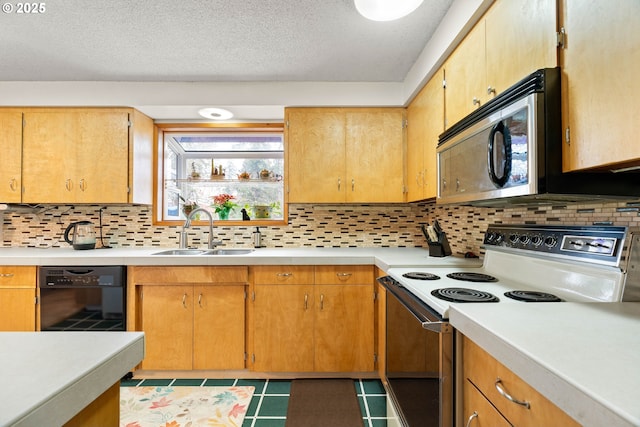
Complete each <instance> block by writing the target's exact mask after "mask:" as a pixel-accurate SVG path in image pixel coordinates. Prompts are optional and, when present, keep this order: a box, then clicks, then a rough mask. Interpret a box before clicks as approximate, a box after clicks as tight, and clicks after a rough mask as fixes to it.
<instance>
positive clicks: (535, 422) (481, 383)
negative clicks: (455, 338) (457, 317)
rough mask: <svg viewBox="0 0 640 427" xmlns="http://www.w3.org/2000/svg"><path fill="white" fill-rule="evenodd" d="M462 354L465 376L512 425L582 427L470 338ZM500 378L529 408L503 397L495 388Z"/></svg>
mask: <svg viewBox="0 0 640 427" xmlns="http://www.w3.org/2000/svg"><path fill="white" fill-rule="evenodd" d="M462 357H463V374H464V378H466V379H468V380H469V381H470V382H471V383H473V384H474V385H475V386H476V387H477V388H478V389H479V390H480V392H481V393H482V394H484V395H485V396H486V397H487V399H489V401H491V403H493V405H494V406H495V407H496V408H497V409H498V411H500V413H502V414H503V415H504V416H505V417H506V418H507V419H508V420H509V421H510V422H511V423H512V424H513V425H517V426H519V427H539V426H550V425H558V426H559V425H561V426H566V427H571V426H579V424H578V423H577V422H576V421H574V420H573V419H572V418H571V417H569V416H568V415H567V414H566V413H565V412H563V411H562V410H561V409H560V408H558V407H557V406H555V405H554V404H553V403H552V402H551V401H549V400H548V399H547V398H545V397H544V396H542V395H541V394H540V393H538V392H537V391H536V390H535V389H534V388H533V387H531V386H530V385H529V384H527V383H526V382H524V381H523V380H522V379H521V378H520V377H518V376H517V375H515V374H514V373H513V372H511V371H510V370H509V369H508V368H507V367H505V366H504V365H502V364H501V363H500V362H498V361H497V360H496V359H494V358H493V357H492V356H491V355H489V353H487V352H486V351H484V350H483V349H481V348H480V347H479V346H478V345H477V344H475V343H474V342H473V341H471V340H469V339H468V338H464V340H463V356H462ZM498 378H499V379H500V387H501V388H502V389H503V390H504V392H506V393H507V394H509V395H510V396H512V397H513V398H514V399H517V400H519V401H522V402H528V403H529V408H527V407H526V406H524V405H521V404H518V403H514V402H511V401H510V400H508V399H507V398H506V397H504V396H502V395H501V394H500V392H499V391H498V389H497V387H496V382H497V380H498Z"/></svg>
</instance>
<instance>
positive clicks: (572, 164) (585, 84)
mask: <svg viewBox="0 0 640 427" xmlns="http://www.w3.org/2000/svg"><path fill="white" fill-rule="evenodd" d="M560 4H561V10H562V12H561V18H560V21H561V26H562V27H564V28H565V30H566V34H567V37H566V40H567V42H566V44H565V47H564V48H563V49H561V51H560V52H561V53H560V55H561V59H560V61H561V66H562V70H563V76H562V77H563V80H562V91H563V105H562V111H563V128H564V129H565V136H568V137H569V141H568V144H567V143H565V144H564V145H563V150H564V151H563V169H564V171H576V170H582V169H589V168H607V169H614V168H615V167H616V166H617V167H624V166H631V165H638V164H640V144H639V143H638V141H637V139H638V138H637V120H638V117H639V116H640V102H638V99H639V97H640V80H639V79H638V76H637V73H638V70H639V69H640V49H638V40H640V27H639V26H638V25H637V24H638V16H640V2H638V1H633V0H626V1H618V2H602V1H597V0H585V1H575V0H562V1H561V2H560ZM603 34H606V37H603V36H602V35H603Z"/></svg>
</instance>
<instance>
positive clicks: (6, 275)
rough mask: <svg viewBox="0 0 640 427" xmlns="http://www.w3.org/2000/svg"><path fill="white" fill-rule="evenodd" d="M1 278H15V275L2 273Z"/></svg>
mask: <svg viewBox="0 0 640 427" xmlns="http://www.w3.org/2000/svg"><path fill="white" fill-rule="evenodd" d="M0 277H13V273H2V274H0Z"/></svg>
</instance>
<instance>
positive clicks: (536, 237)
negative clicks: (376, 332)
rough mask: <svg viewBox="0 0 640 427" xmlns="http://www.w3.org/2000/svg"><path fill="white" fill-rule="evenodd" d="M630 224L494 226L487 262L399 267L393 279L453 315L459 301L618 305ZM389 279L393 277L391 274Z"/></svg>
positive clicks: (442, 313)
mask: <svg viewBox="0 0 640 427" xmlns="http://www.w3.org/2000/svg"><path fill="white" fill-rule="evenodd" d="M626 234H627V229H626V228H625V227H614V226H538V225H492V226H490V227H489V228H488V229H487V232H486V234H485V237H484V249H485V251H486V253H485V256H484V262H483V263H482V265H481V266H479V267H456V266H443V265H429V266H421V267H404V268H391V269H389V270H388V271H387V273H388V278H390V279H393V281H395V282H396V284H398V285H399V286H400V287H402V288H405V289H406V290H408V291H409V292H410V293H411V294H413V295H414V296H416V297H417V298H419V299H420V300H421V301H422V302H423V303H425V304H426V305H428V307H429V308H430V309H431V310H433V311H435V312H436V313H437V315H438V316H439V317H440V320H445V319H448V317H449V316H448V310H449V307H450V305H451V304H464V303H471V302H473V303H498V304H522V303H526V302H545V303H551V302H554V303H555V302H558V303H561V302H563V301H572V302H614V301H620V300H621V299H622V292H623V287H624V273H623V271H622V269H621V268H620V263H621V255H622V253H623V248H624V244H625V238H626ZM387 280H388V279H387Z"/></svg>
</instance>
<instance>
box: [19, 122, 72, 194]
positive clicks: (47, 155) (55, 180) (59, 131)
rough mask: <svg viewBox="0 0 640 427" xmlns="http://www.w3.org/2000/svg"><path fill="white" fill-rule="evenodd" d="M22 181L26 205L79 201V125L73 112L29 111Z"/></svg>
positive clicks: (24, 141)
mask: <svg viewBox="0 0 640 427" xmlns="http://www.w3.org/2000/svg"><path fill="white" fill-rule="evenodd" d="M24 120H25V127H24V137H23V143H22V144H23V166H22V181H23V187H24V194H23V196H22V201H23V202H25V203H65V202H70V201H71V202H73V201H75V191H74V190H75V187H76V186H77V185H78V183H77V182H76V181H75V165H76V158H75V146H74V138H75V136H76V135H77V122H76V120H75V117H74V113H73V112H71V111H67V110H64V111H43V112H26V113H25V114H24Z"/></svg>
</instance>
